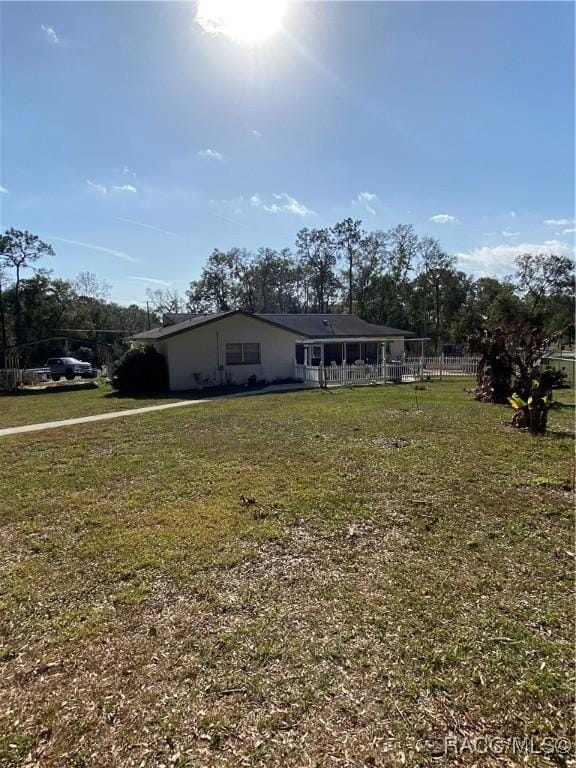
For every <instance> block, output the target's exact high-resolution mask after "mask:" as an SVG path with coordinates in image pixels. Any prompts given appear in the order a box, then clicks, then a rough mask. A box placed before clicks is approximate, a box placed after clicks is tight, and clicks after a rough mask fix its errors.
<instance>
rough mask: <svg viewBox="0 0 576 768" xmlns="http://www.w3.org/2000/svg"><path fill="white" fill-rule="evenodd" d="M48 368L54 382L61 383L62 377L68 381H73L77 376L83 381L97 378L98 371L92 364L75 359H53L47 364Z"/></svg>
mask: <svg viewBox="0 0 576 768" xmlns="http://www.w3.org/2000/svg"><path fill="white" fill-rule="evenodd" d="M46 368H48V369H49V370H50V377H51V378H52V381H60V379H61V378H62V376H64V377H65V378H66V379H68V381H72V379H75V378H76V376H80V377H81V378H83V379H94V378H96V371H95V370H94V368H92V366H91V365H90V363H84V362H82V360H76V358H75V357H51V358H50V359H49V360H47V362H46Z"/></svg>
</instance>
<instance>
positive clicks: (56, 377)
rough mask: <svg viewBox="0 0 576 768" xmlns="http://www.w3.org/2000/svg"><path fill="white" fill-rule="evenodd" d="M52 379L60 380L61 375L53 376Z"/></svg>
mask: <svg viewBox="0 0 576 768" xmlns="http://www.w3.org/2000/svg"><path fill="white" fill-rule="evenodd" d="M52 381H60V376H52Z"/></svg>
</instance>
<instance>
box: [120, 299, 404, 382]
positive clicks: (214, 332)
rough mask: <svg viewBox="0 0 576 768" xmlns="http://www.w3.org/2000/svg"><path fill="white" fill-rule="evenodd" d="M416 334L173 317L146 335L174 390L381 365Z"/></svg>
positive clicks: (347, 320)
mask: <svg viewBox="0 0 576 768" xmlns="http://www.w3.org/2000/svg"><path fill="white" fill-rule="evenodd" d="M412 335H413V334H411V333H410V332H409V331H403V330H400V329H398V328H388V327H387V326H384V325H373V324H372V323H367V322H366V321H365V320H362V319H360V318H359V317H356V315H336V314H334V315H280V314H250V313H249V312H245V311H243V310H233V311H230V312H218V313H215V314H211V315H206V314H204V315H192V314H189V315H184V314H182V313H178V314H167V315H165V316H164V318H163V326H162V327H161V328H155V329H153V330H150V331H144V332H143V333H138V334H136V335H135V336H133V337H132V341H133V342H135V343H145V344H153V345H154V347H156V349H158V351H159V352H161V353H162V354H163V355H164V356H165V357H166V360H167V362H168V370H169V374H170V389H171V390H172V391H178V390H186V389H197V388H199V387H207V386H218V385H225V384H246V383H249V382H251V381H267V382H274V381H281V380H286V379H293V378H296V377H297V373H298V370H300V369H301V366H334V365H336V366H339V365H342V364H347V365H353V364H355V363H358V364H360V363H378V362H380V361H381V360H383V359H384V358H385V357H386V356H388V357H397V356H399V355H401V354H402V352H403V351H404V339H405V338H408V337H410V336H412Z"/></svg>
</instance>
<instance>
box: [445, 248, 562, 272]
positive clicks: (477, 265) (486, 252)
mask: <svg viewBox="0 0 576 768" xmlns="http://www.w3.org/2000/svg"><path fill="white" fill-rule="evenodd" d="M523 253H532V254H536V253H555V254H557V255H559V256H572V255H573V254H574V248H573V247H572V246H570V245H568V244H567V243H564V242H562V241H561V240H545V241H544V242H543V243H501V244H500V245H484V246H481V247H480V248H473V249H472V250H471V251H466V252H460V253H456V254H455V256H456V258H457V259H458V261H459V262H460V265H461V266H462V267H463V268H464V269H468V270H470V271H471V272H473V273H474V274H475V275H477V276H483V275H507V274H510V273H511V272H513V271H514V260H515V259H516V257H517V256H519V255H520V254H523Z"/></svg>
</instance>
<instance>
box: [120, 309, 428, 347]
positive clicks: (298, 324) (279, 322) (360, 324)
mask: <svg viewBox="0 0 576 768" xmlns="http://www.w3.org/2000/svg"><path fill="white" fill-rule="evenodd" d="M235 314H243V315H247V316H249V317H254V318H257V319H258V320H262V321H263V322H265V323H271V324H273V325H276V326H278V327H279V328H284V329H286V330H287V331H291V332H292V333H294V334H295V335H297V336H301V337H302V338H308V339H322V338H326V339H334V338H336V339H337V338H341V339H344V338H356V337H374V338H381V337H382V336H388V337H390V336H413V335H414V334H413V333H411V332H410V331H403V330H401V329H400V328H390V327H388V326H387V325H374V324H373V323H367V322H366V321H365V320H362V319H361V318H359V317H357V316H356V315H339V314H333V315H329V314H328V315H291V314H284V315H282V314H254V315H250V313H249V312H244V311H243V310H231V311H230V312H215V313H214V314H211V315H188V316H187V317H188V319H187V320H183V321H182V322H179V323H175V324H171V325H167V326H165V327H163V328H154V329H153V330H150V331H144V332H143V333H137V334H136V335H135V336H132V339H133V340H134V341H138V340H142V341H145V340H147V341H154V340H161V339H166V338H169V337H170V336H175V335H176V334H179V333H183V332H185V331H188V330H191V329H192V328H195V327H198V326H202V325H207V324H208V323H213V322H215V321H217V320H220V319H221V318H224V317H229V316H230V315H235Z"/></svg>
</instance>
